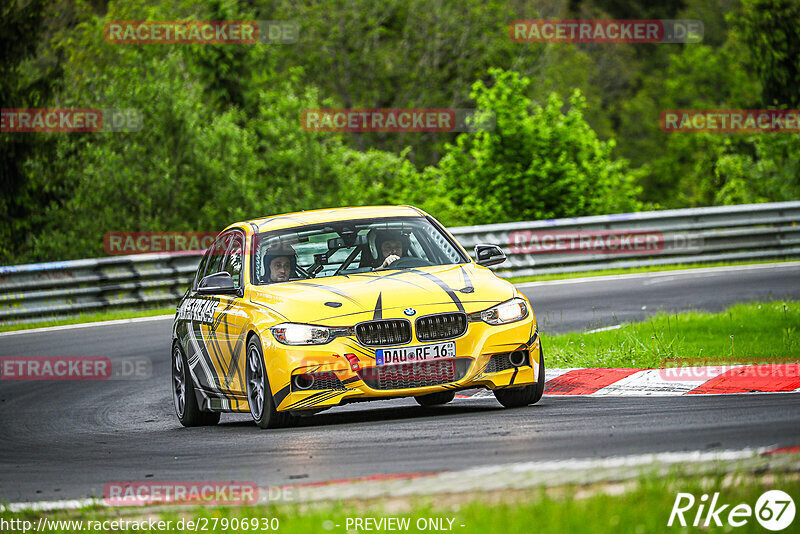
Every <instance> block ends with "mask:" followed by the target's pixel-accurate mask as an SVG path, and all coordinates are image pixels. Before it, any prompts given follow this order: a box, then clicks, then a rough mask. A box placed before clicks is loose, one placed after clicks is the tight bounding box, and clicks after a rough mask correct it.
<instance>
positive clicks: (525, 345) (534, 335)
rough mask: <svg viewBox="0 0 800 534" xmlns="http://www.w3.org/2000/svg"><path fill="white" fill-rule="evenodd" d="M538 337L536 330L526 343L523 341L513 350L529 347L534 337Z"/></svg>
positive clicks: (534, 339)
mask: <svg viewBox="0 0 800 534" xmlns="http://www.w3.org/2000/svg"><path fill="white" fill-rule="evenodd" d="M538 337H539V332H538V330H537V331H536V332H534V333H533V335H532V336H531V338H530V339H529V340H528V341H527V342H526V343H523V344H522V345H520V346H519V347H517V348H516V349H514V350H522V349H527V348H529V347H530V346H531V345H533V342H534V341H536V338H538Z"/></svg>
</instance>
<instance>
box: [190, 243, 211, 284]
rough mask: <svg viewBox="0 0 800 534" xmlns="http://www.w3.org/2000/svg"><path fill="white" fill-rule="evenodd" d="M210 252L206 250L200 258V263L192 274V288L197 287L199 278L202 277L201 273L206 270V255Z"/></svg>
mask: <svg viewBox="0 0 800 534" xmlns="http://www.w3.org/2000/svg"><path fill="white" fill-rule="evenodd" d="M210 253H211V250H207V251H206V253H205V254H203V257H202V258H201V259H200V264H199V265H198V266H197V273H196V274H195V275H194V286H193V287H194V289H197V284H199V283H200V279H201V278H203V273H204V272H205V271H206V265H207V264H208V257H209V255H210Z"/></svg>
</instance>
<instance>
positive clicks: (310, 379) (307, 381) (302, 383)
mask: <svg viewBox="0 0 800 534" xmlns="http://www.w3.org/2000/svg"><path fill="white" fill-rule="evenodd" d="M292 380H294V387H296V388H297V389H311V387H312V386H313V385H314V376H313V375H294V378H292Z"/></svg>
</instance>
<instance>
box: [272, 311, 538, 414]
mask: <svg viewBox="0 0 800 534" xmlns="http://www.w3.org/2000/svg"><path fill="white" fill-rule="evenodd" d="M453 341H455V343H456V358H455V360H456V361H457V362H458V363H457V365H456V369H457V372H456V377H455V378H456V379H455V380H452V381H446V382H444V383H436V384H435V385H426V386H422V387H402V388H396V389H385V388H381V389H377V388H376V387H375V383H374V381H371V380H369V379H368V378H367V377H368V376H371V375H370V373H369V371H371V370H374V369H385V368H386V367H388V366H384V367H376V366H375V348H374V347H365V346H363V345H361V344H359V343H358V342H357V341H356V340H355V339H354V338H350V337H347V338H337V339H335V340H334V341H332V342H330V343H327V344H326V345H322V346H311V347H298V348H294V347H286V346H284V345H278V344H277V343H275V342H274V340H269V339H262V342H263V343H264V345H265V346H264V349H265V355H267V354H273V355H275V356H276V357H268V358H266V359H267V366H268V373H269V377H270V381H271V386H272V390H273V398H274V399H275V402H276V405H277V409H278V410H279V411H284V410H292V411H295V410H319V409H321V408H329V407H331V406H337V405H340V404H345V403H349V402H355V401H361V400H373V399H374V400H378V399H382V398H393V397H413V396H419V395H427V394H429V393H436V392H440V391H448V390H460V389H468V388H488V389H498V388H505V387H517V386H526V385H530V384H535V383H536V381H537V380H538V379H539V354H540V351H539V338H538V333H537V329H536V319H535V317H534V315H533V314H532V313H531V314H530V315H529V317H528V318H526V319H524V320H522V321H519V322H516V323H511V324H508V325H502V326H491V325H488V324H485V323H483V322H474V323H470V324H469V327H468V329H467V332H466V333H465V334H464V335H462V336H461V337H459V338H457V339H455V340H453ZM422 344H427V343H420V342H412V343H409V344H407V345H404V346H414V345H422ZM513 351H528V352H529V358H528V360H527V362H526V364H525V365H520V366H515V367H511V368H507V369H503V370H496V366H495V365H493V364H491V365H490V359H491V357H492V355H495V354H500V353H510V352H513ZM345 354H355V355H356V357H357V358H358V370H353V369H352V368H351V364H350V362H349V361H348V360H347V359H346V358H345V357H344V355H345ZM433 361H439V362H441V361H442V360H433ZM462 369H463V372H462V371H461V370H462ZM321 372H332V373H334V374H335V376H336V377H337V378H338V379H339V381H340V382H341V385H340V386H338V387H337V388H335V389H308V390H297V389H296V388H294V387H293V386H292V383H291V379H292V377H293V376H294V375H298V374H305V373H321ZM542 378H543V377H542ZM437 382H441V381H437ZM370 384H372V387H371V386H370Z"/></svg>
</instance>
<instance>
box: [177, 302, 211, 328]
mask: <svg viewBox="0 0 800 534" xmlns="http://www.w3.org/2000/svg"><path fill="white" fill-rule="evenodd" d="M218 302H219V299H214V298H212V299H197V298H189V299H186V300H184V301H183V302H181V304H180V306H178V311H177V312H176V314H175V319H176V320H179V321H194V322H196V323H202V324H213V322H214V310H216V309H217V303H218Z"/></svg>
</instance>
